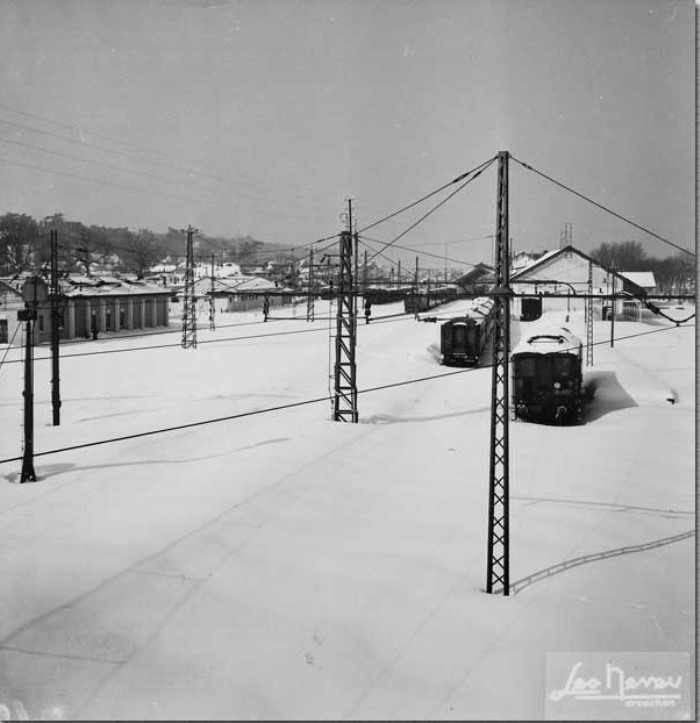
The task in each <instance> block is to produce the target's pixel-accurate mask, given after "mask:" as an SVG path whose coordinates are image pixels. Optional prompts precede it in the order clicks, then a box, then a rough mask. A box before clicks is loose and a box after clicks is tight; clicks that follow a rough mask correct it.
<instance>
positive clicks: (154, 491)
mask: <svg viewBox="0 0 700 723" xmlns="http://www.w3.org/2000/svg"><path fill="white" fill-rule="evenodd" d="M465 303H466V302H464V301H455V302H452V303H450V304H445V305H444V306H442V307H440V309H439V314H440V315H441V316H442V315H445V316H450V315H458V314H460V313H463V308H464V305H465ZM329 311H330V310H329V309H328V304H327V302H320V301H319V302H317V305H316V319H317V320H316V321H315V322H314V323H307V322H306V321H303V320H302V319H301V318H299V319H286V320H275V319H274V318H272V319H271V320H270V322H269V323H267V324H263V323H261V314H260V312H246V313H238V314H226V315H222V316H221V317H220V318H219V320H218V322H217V324H218V328H217V330H215V331H208V330H200V332H199V343H198V347H197V348H196V349H181V348H180V346H179V338H178V335H177V323H178V322H177V320H175V319H173V324H174V329H173V333H172V334H165V335H158V336H155V335H154V336H141V337H138V336H134V337H133V338H129V337H124V336H122V337H117V336H114V337H111V338H110V337H105V338H102V339H100V340H99V341H96V342H82V343H76V344H65V345H63V346H62V350H61V353H62V360H61V384H62V398H63V406H62V421H61V425H60V426H58V427H52V426H51V391H50V371H51V370H50V361H49V359H48V357H49V350H48V347H38V348H37V349H36V360H35V395H36V407H35V424H36V428H35V452H36V455H37V456H36V459H35V467H36V473H37V476H38V481H37V482H36V483H31V484H22V485H20V484H17V483H18V482H19V472H20V467H21V461H17V460H14V461H3V462H2V464H0V475H2V480H3V484H2V485H0V516H1V518H2V530H3V545H2V546H1V548H0V569H2V571H3V585H2V588H1V592H0V604H1V605H2V609H3V615H2V616H1V621H0V690H1V691H3V695H4V696H6V698H5V699H4V700H0V705H4V706H6V707H7V709H8V711H10V712H11V714H12V716H13V717H22V715H26V717H29V718H33V719H34V718H36V719H40V718H43V719H61V718H67V719H114V718H144V719H145V718H165V719H167V718H189V719H193V718H225V719H236V718H251V719H254V718H266V719H279V718H286V719H318V718H322V719H324V718H325V719H339V718H350V719H354V718H357V719H361V718H391V719H409V718H410V719H432V718H446V719H449V718H454V719H464V718H475V719H478V718H496V719H504V718H514V717H517V718H522V719H526V720H530V719H541V718H542V717H543V715H544V712H545V683H544V680H545V666H546V656H547V654H548V653H551V652H554V651H559V652H561V651H571V652H578V651H600V650H618V651H622V650H624V651H631V652H634V651H657V652H664V651H669V652H673V651H691V650H693V646H694V634H695V633H694V614H695V597H694V552H695V536H694V535H695V533H694V530H695V373H696V372H695V325H694V321H690V322H688V323H685V324H682V325H680V326H678V327H675V326H673V324H670V323H669V322H668V321H666V320H663V319H657V318H653V317H652V316H651V315H645V316H644V318H643V320H642V321H641V322H625V323H622V322H620V323H618V324H617V325H616V327H615V333H616V338H615V345H614V347H611V346H610V344H609V342H608V339H609V334H610V331H609V330H610V324H609V323H608V322H605V321H596V322H594V342H595V348H594V364H593V366H592V367H588V368H585V369H584V383H585V384H586V385H587V386H588V387H590V388H591V390H592V392H593V398H592V400H591V401H589V402H588V403H587V404H586V405H585V408H584V410H583V414H582V419H581V422H580V423H579V424H572V425H569V426H556V425H545V424H534V423H529V422H524V421H520V420H519V421H513V422H511V424H510V454H511V462H510V486H511V490H510V494H511V532H510V534H511V585H512V589H513V594H511V596H510V597H507V598H506V597H502V596H491V595H487V594H485V592H484V589H483V588H484V580H485V563H486V537H487V505H488V475H489V470H488V464H489V459H488V435H489V415H490V401H491V370H490V368H489V365H488V362H489V359H488V349H487V350H486V354H485V358H484V360H483V362H482V366H480V367H477V368H473V369H471V368H468V369H453V368H448V367H444V366H442V365H441V364H440V363H439V357H440V354H439V345H440V326H439V324H432V323H424V322H421V321H417V320H416V319H415V318H414V316H413V315H412V314H407V315H405V314H402V313H401V312H402V311H403V307H402V306H401V305H399V304H387V305H381V306H377V307H375V309H374V310H373V320H372V323H370V324H369V325H365V324H362V323H361V324H360V325H359V326H358V330H357V336H358V346H357V373H358V387H359V390H360V394H359V397H358V408H359V423H358V424H343V423H334V422H332V421H330V402H329V400H328V399H327V397H328V395H329V370H331V367H330V365H331V363H332V359H331V354H330V350H329V334H330V332H331V330H332V328H333V325H334V321H333V319H332V315H331V314H330V313H329ZM692 311H694V308H692V307H689V306H686V307H685V308H676V307H675V306H674V305H671V306H670V308H669V309H668V313H669V314H675V315H677V317H678V318H679V319H681V318H685V317H687V316H689V315H690V313H692ZM429 313H431V314H434V313H436V312H434V311H432V312H429ZM394 315H395V316H394ZM383 316H384V317H386V318H382V317H383ZM568 317H569V318H568V321H566V320H565V312H563V311H547V310H546V311H545V313H544V315H543V317H542V319H540V320H538V321H532V322H521V321H513V324H512V329H511V334H512V337H511V348H512V347H514V346H515V344H516V343H517V341H518V340H519V339H520V338H521V337H522V336H524V335H525V334H527V333H529V332H530V331H531V330H533V329H536V328H538V327H537V325H541V324H563V323H566V325H567V326H568V327H569V328H570V329H571V331H572V332H573V333H574V334H577V335H578V336H579V337H580V338H585V332H584V318H583V308H582V307H581V308H578V309H577V308H574V309H572V310H571V312H570V313H569V314H568ZM19 360H20V349H13V350H11V352H10V353H9V354H8V357H7V359H6V362H5V364H4V365H3V366H2V368H1V369H0V406H1V407H2V415H1V416H0V419H1V422H0V425H1V427H0V458H1V459H2V460H7V459H10V458H16V457H18V456H20V455H21V445H22V424H21V423H22V394H21V390H22V364H21V363H19ZM329 360H330V361H329ZM449 372H451V373H449ZM331 373H332V370H331ZM428 377H435V378H429V379H426V378H428ZM410 380H418V381H415V383H410V384H405V385H402V386H388V385H392V384H396V383H397V382H404V381H410ZM383 386H386V387H387V388H384V389H379V390H375V391H367V392H364V391H363V390H367V389H369V388H374V387H383ZM307 402H308V403H307ZM265 410H269V411H265ZM236 415H240V416H236ZM228 417H235V418H230V419H226V418H228ZM200 422H205V423H203V424H198V423H200ZM178 425H192V426H189V427H186V428H182V429H177V430H172V431H166V432H163V433H158V434H152V435H148V436H139V433H140V432H149V431H157V430H163V429H166V428H172V427H177V426H178ZM126 437H131V438H126ZM120 438H124V439H120ZM108 440H114V441H108ZM95 442H106V443H104V444H103V443H100V444H96V445H94V446H91V445H92V443H95ZM81 445H85V446H81ZM73 446H75V447H79V448H76V449H72V450H68V451H62V452H57V453H55V454H47V455H42V454H41V453H42V452H46V451H50V450H59V449H63V448H66V447H73ZM600 553H608V554H607V555H606V556H605V558H604V559H601V557H600ZM506 689H507V694H504V691H506Z"/></svg>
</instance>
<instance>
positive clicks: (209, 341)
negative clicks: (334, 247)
mask: <svg viewBox="0 0 700 723" xmlns="http://www.w3.org/2000/svg"><path fill="white" fill-rule="evenodd" d="M412 316H413V315H412V313H411V314H409V313H407V312H401V313H399V314H387V315H385V316H379V317H377V318H376V319H375V320H373V322H372V323H373V324H379V323H387V322H388V321H399V320H401V319H402V318H403V319H405V320H409V318H411V317H412ZM270 320H272V321H284V320H291V317H290V319H279V318H276V317H274V316H270V317H268V322H267V323H269V321H270ZM298 320H299V321H305V319H304V318H303V317H298ZM250 323H254V324H262V323H264V322H262V321H260V322H257V321H256V322H250ZM233 326H238V325H237V324H234V325H233ZM240 326H243V324H241V325H240ZM219 328H221V329H223V328H224V327H223V326H222V327H219ZM324 330H325V328H324V327H313V328H311V329H293V330H290V331H278V332H269V333H267V334H250V335H247V336H227V337H222V338H215V339H198V340H197V346H200V345H203V344H222V343H224V342H228V341H231V342H235V341H250V340H252V339H264V338H270V337H275V336H289V335H292V334H311V333H314V332H320V331H324ZM162 333H169V332H162ZM173 333H182V331H181V330H180V329H178V330H173ZM136 336H137V335H136V334H134V335H130V336H125V337H123V338H124V339H131V338H134V337H136ZM144 336H145V335H144ZM83 343H84V342H83ZM180 347H181V345H180V343H174V342H173V343H170V344H150V345H148V346H133V347H126V348H121V349H94V350H91V351H85V352H77V353H73V354H62V355H61V359H71V358H74V357H86V356H103V355H105V354H123V353H126V352H132V351H133V352H136V351H149V350H153V349H169V348H178V349H179V348H180ZM46 359H51V357H50V356H41V357H36V358H35V360H36V361H42V360H46ZM19 362H20V360H19V359H8V360H7V361H6V362H5V364H18V363H19Z"/></svg>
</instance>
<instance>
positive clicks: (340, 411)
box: [333, 199, 358, 422]
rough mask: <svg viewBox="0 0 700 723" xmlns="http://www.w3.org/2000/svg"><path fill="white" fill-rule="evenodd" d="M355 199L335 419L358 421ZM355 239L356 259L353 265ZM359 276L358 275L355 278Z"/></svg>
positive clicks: (345, 265)
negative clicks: (354, 273)
mask: <svg viewBox="0 0 700 723" xmlns="http://www.w3.org/2000/svg"><path fill="white" fill-rule="evenodd" d="M352 229H353V221H352V201H351V200H350V199H348V212H347V230H346V231H342V232H341V233H340V239H339V253H338V256H339V262H340V269H339V273H338V289H337V304H338V310H337V313H336V335H335V375H334V379H335V395H334V404H333V420H334V421H336V422H357V419H358V415H357V365H356V363H355V349H356V346H357V294H356V293H354V291H355V284H354V283H353V281H354V280H353V271H354V270H356V267H357V243H358V238H357V234H354V239H353V231H352ZM353 240H354V245H355V260H354V267H355V268H353ZM355 278H356V277H355Z"/></svg>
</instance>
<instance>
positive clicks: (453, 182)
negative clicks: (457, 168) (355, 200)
mask: <svg viewBox="0 0 700 723" xmlns="http://www.w3.org/2000/svg"><path fill="white" fill-rule="evenodd" d="M497 157H498V156H493V158H490V159H489V160H487V161H484V162H483V163H480V164H479V165H478V166H475V167H474V168H472V169H471V170H469V171H466V172H465V173H462V174H460V175H459V176H457V178H453V179H452V180H451V181H449V182H448V183H445V184H443V185H442V186H440V188H436V189H435V190H434V191H431V192H430V193H428V194H426V195H425V196H422V197H421V198H419V199H418V200H416V201H413V202H411V203H409V204H408V205H406V206H403V207H402V208H400V209H399V210H398V211H394V212H393V213H390V214H388V215H387V216H384V217H383V218H380V219H379V220H378V221H374V222H373V223H370V224H368V225H367V226H363V227H362V228H361V229H358V231H357V233H358V234H361V233H363V232H364V231H369V230H370V229H371V228H374V227H375V226H379V224H381V223H384V222H385V221H388V220H389V219H392V218H394V217H396V216H398V215H399V214H401V213H403V212H404V211H408V210H409V209H411V208H413V207H414V206H417V205H418V204H420V203H423V201H427V200H428V199H429V198H432V197H433V196H435V195H437V194H438V193H440V192H441V191H444V190H445V189H447V188H449V187H450V186H453V185H454V184H455V183H459V182H460V181H462V180H463V179H465V178H466V177H467V176H469V175H471V174H472V173H476V172H477V171H481V170H482V169H484V168H486V167H487V166H488V165H490V164H491V163H493V162H494V161H495V160H496V158H497Z"/></svg>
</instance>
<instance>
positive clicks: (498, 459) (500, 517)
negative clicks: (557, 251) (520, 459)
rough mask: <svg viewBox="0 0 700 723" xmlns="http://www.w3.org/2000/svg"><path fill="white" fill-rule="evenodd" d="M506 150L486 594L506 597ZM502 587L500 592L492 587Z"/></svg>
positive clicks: (500, 196) (504, 154) (501, 169)
mask: <svg viewBox="0 0 700 723" xmlns="http://www.w3.org/2000/svg"><path fill="white" fill-rule="evenodd" d="M508 160H509V154H508V151H499V153H498V191H497V207H496V215H497V222H496V239H495V241H496V253H495V275H496V278H495V287H494V290H493V294H494V299H493V301H494V321H493V359H492V367H491V369H492V376H491V446H490V454H491V456H490V462H489V523H488V559H487V578H486V592H488V593H498V592H502V593H503V594H504V595H508V594H509V592H510V590H509V585H510V579H509V544H510V543H509V509H508V508H509V490H508V487H509V468H508V463H509V446H508V413H509V412H508V374H509V369H508V351H509V346H510V297H511V294H512V291H511V289H510V287H509V282H510V277H509V274H510V270H509V265H508V261H509V254H508V242H509V237H508ZM499 585H500V586H501V588H502V589H501V590H498V589H497V587H498V586H499Z"/></svg>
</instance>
